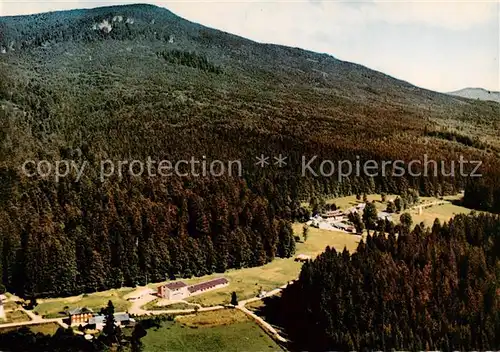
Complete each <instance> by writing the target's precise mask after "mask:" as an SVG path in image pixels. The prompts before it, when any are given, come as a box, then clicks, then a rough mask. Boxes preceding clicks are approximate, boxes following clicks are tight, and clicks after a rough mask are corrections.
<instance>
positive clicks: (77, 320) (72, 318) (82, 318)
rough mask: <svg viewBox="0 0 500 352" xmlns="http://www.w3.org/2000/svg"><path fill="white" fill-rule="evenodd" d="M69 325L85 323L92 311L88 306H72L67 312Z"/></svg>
mask: <svg viewBox="0 0 500 352" xmlns="http://www.w3.org/2000/svg"><path fill="white" fill-rule="evenodd" d="M68 315H69V322H70V325H80V324H85V323H87V322H88V321H89V320H90V319H91V318H92V317H93V316H94V312H93V311H92V309H90V308H86V307H83V308H74V309H71V310H70V311H69V312H68Z"/></svg>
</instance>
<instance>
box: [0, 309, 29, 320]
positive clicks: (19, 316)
mask: <svg viewBox="0 0 500 352" xmlns="http://www.w3.org/2000/svg"><path fill="white" fill-rule="evenodd" d="M5 316H6V319H5V320H4V321H2V323H20V322H23V321H30V320H31V319H30V317H29V316H28V314H26V313H25V312H23V311H22V310H12V311H10V312H6V313H5Z"/></svg>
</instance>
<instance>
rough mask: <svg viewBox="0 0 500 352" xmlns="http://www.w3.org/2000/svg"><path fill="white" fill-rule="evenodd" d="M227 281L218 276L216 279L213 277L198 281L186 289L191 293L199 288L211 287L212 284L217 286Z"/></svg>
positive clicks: (199, 289)
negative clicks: (208, 279)
mask: <svg viewBox="0 0 500 352" xmlns="http://www.w3.org/2000/svg"><path fill="white" fill-rule="evenodd" d="M227 283H229V281H227V279H225V278H223V277H219V278H217V279H213V280H210V281H205V282H202V283H199V284H196V285H192V286H189V287H188V290H189V292H190V293H193V292H196V291H201V290H206V289H209V288H213V287H214V286H217V285H225V284H227Z"/></svg>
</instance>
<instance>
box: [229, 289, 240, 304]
mask: <svg viewBox="0 0 500 352" xmlns="http://www.w3.org/2000/svg"><path fill="white" fill-rule="evenodd" d="M231 305H233V306H237V305H238V297H237V296H236V292H234V291H233V293H231Z"/></svg>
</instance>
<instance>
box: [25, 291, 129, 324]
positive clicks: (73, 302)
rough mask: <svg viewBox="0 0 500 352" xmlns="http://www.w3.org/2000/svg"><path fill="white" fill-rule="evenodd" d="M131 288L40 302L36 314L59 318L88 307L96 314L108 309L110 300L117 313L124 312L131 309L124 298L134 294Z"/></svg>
mask: <svg viewBox="0 0 500 352" xmlns="http://www.w3.org/2000/svg"><path fill="white" fill-rule="evenodd" d="M132 291H133V289H131V288H123V289H116V290H108V291H103V292H96V293H91V294H88V295H79V296H74V297H66V298H50V299H44V300H39V304H38V305H37V306H36V307H35V309H34V312H35V313H37V314H38V315H41V316H43V317H46V318H57V317H60V316H64V314H62V313H63V312H64V311H65V310H68V309H73V308H78V307H87V308H90V309H92V310H93V311H94V312H98V311H99V310H100V309H101V308H104V307H106V305H107V303H108V301H109V300H111V301H112V302H113V305H114V306H115V311H116V312H124V311H126V310H127V309H128V307H129V305H130V304H129V302H128V301H127V300H125V299H124V298H123V296H125V295H126V294H127V293H130V292H132Z"/></svg>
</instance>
